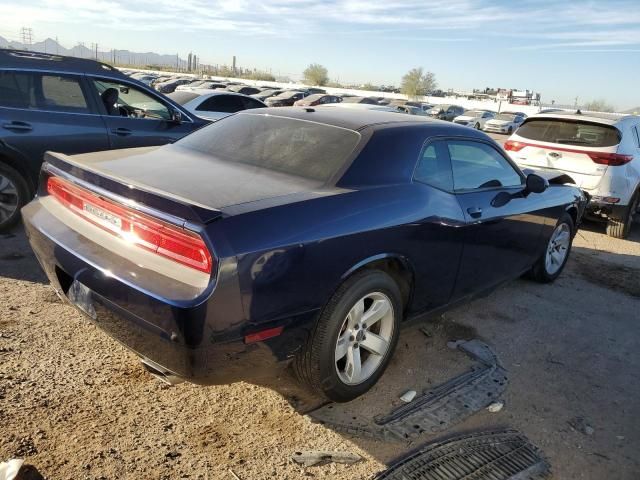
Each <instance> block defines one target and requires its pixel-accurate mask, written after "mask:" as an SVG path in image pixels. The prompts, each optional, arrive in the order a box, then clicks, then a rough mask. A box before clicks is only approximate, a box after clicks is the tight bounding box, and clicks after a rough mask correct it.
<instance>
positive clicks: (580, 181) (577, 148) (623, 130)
mask: <svg viewBox="0 0 640 480" xmlns="http://www.w3.org/2000/svg"><path fill="white" fill-rule="evenodd" d="M504 148H505V150H506V151H507V153H509V155H510V156H511V158H512V159H513V160H514V161H515V162H516V163H517V164H518V165H519V166H520V167H521V168H526V169H531V170H541V171H553V172H557V171H558V170H560V171H562V172H564V173H566V174H567V175H569V176H570V177H571V178H572V179H573V180H574V181H575V183H576V185H578V186H579V187H580V188H582V190H584V191H585V192H587V193H588V194H589V195H590V196H591V199H590V202H589V205H588V206H587V215H589V216H591V217H594V216H595V217H598V218H601V219H605V220H606V221H607V234H608V235H609V236H612V237H616V238H625V237H626V236H627V235H628V234H629V230H630V229H631V225H632V223H633V221H634V216H635V215H636V214H637V213H638V203H639V200H640V117H639V116H635V115H627V116H622V115H613V114H604V113H602V114H600V113H590V114H585V115H582V114H580V113H577V114H567V113H548V114H538V115H534V116H532V117H530V118H528V119H527V120H526V121H525V122H524V123H523V124H522V126H521V127H520V128H519V129H518V131H517V132H516V133H514V134H513V135H511V137H510V138H509V139H508V140H507V142H506V143H505V145H504Z"/></svg>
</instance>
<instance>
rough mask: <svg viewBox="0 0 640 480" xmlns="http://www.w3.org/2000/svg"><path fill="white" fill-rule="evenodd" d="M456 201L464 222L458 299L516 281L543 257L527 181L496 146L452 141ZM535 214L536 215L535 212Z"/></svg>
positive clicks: (540, 220)
mask: <svg viewBox="0 0 640 480" xmlns="http://www.w3.org/2000/svg"><path fill="white" fill-rule="evenodd" d="M446 142H447V152H448V154H449V157H450V160H451V167H452V172H453V184H454V190H455V193H456V196H457V198H458V201H459V203H460V206H461V207H462V211H463V213H464V216H465V222H464V227H463V228H462V231H463V242H464V250H463V254H462V259H461V262H460V269H459V274H458V279H457V282H456V288H455V293H454V296H455V297H462V296H466V295H468V294H471V293H474V292H477V291H480V290H483V289H484V288H490V287H492V286H495V285H496V284H498V283H500V282H502V281H504V280H507V279H510V278H515V277H517V276H519V275H520V274H522V273H523V272H524V271H525V270H526V269H527V268H528V267H530V266H531V265H532V263H533V262H534V260H535V258H536V257H537V255H539V254H540V236H541V234H542V228H543V226H544V222H545V217H544V215H543V212H542V211H536V210H535V209H536V208H539V207H538V206H537V205H538V203H537V202H535V198H531V195H535V194H531V195H524V194H523V191H524V182H525V177H524V175H523V174H522V173H521V172H520V171H519V170H518V169H517V167H516V166H515V165H514V164H512V163H511V161H510V160H509V159H507V158H506V157H505V156H504V155H503V154H502V152H500V151H499V150H498V148H497V147H496V146H494V145H493V144H491V143H489V142H485V141H483V140H477V139H448V140H447V141H446ZM532 210H533V211H532Z"/></svg>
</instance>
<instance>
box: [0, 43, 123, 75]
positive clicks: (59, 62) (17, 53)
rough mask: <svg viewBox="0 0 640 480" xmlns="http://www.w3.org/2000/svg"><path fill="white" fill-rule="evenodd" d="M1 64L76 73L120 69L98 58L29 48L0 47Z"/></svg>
mask: <svg viewBox="0 0 640 480" xmlns="http://www.w3.org/2000/svg"><path fill="white" fill-rule="evenodd" d="M0 65H2V66H3V67H6V68H25V69H29V68H33V69H39V68H43V67H46V68H50V67H52V66H54V65H55V69H56V70H65V71H69V72H75V73H80V72H82V73H85V72H87V73H89V72H90V73H105V72H119V70H118V69H117V68H115V67H112V66H111V65H108V64H106V63H103V62H99V61H97V60H92V59H89V58H77V57H67V56H64V55H56V54H52V53H43V52H32V51H29V50H13V49H6V48H0Z"/></svg>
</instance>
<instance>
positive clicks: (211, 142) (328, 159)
mask: <svg viewBox="0 0 640 480" xmlns="http://www.w3.org/2000/svg"><path fill="white" fill-rule="evenodd" d="M236 98H241V97H236ZM359 141H360V134H358V133H357V132H354V131H353V130H348V129H345V128H338V127H334V126H331V125H324V124H320V123H315V122H309V121H305V120H297V119H292V118H282V117H275V116H267V115H258V114H249V113H246V114H239V115H232V116H229V117H226V118H224V119H222V120H219V121H217V122H215V123H213V124H211V125H209V126H207V127H204V128H201V129H200V130H197V131H196V132H194V133H192V134H190V135H187V136H186V137H184V138H183V139H182V140H179V141H178V142H177V143H176V145H178V146H180V147H184V148H189V149H193V150H196V151H199V152H203V153H205V154H207V155H211V156H212V157H213V158H215V159H217V160H220V161H223V162H229V163H240V164H243V165H247V166H252V167H257V168H261V169H265V170H271V171H276V172H281V173H285V174H288V175H295V176H298V177H303V178H307V179H310V180H318V181H321V182H326V181H327V180H329V179H330V178H331V177H332V176H333V175H335V174H336V173H338V171H339V170H340V169H341V168H342V167H343V166H344V165H345V162H346V161H347V159H348V158H349V156H350V155H351V152H353V150H354V148H355V147H356V145H357V144H358V142H359Z"/></svg>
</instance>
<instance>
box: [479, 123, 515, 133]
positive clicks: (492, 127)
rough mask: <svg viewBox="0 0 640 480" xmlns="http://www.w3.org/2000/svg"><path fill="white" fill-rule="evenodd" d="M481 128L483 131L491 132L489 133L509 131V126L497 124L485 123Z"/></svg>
mask: <svg viewBox="0 0 640 480" xmlns="http://www.w3.org/2000/svg"><path fill="white" fill-rule="evenodd" d="M483 130H484V131H485V132H491V133H508V132H509V127H508V126H505V127H503V126H497V125H486V124H485V126H484V128H483Z"/></svg>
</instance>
